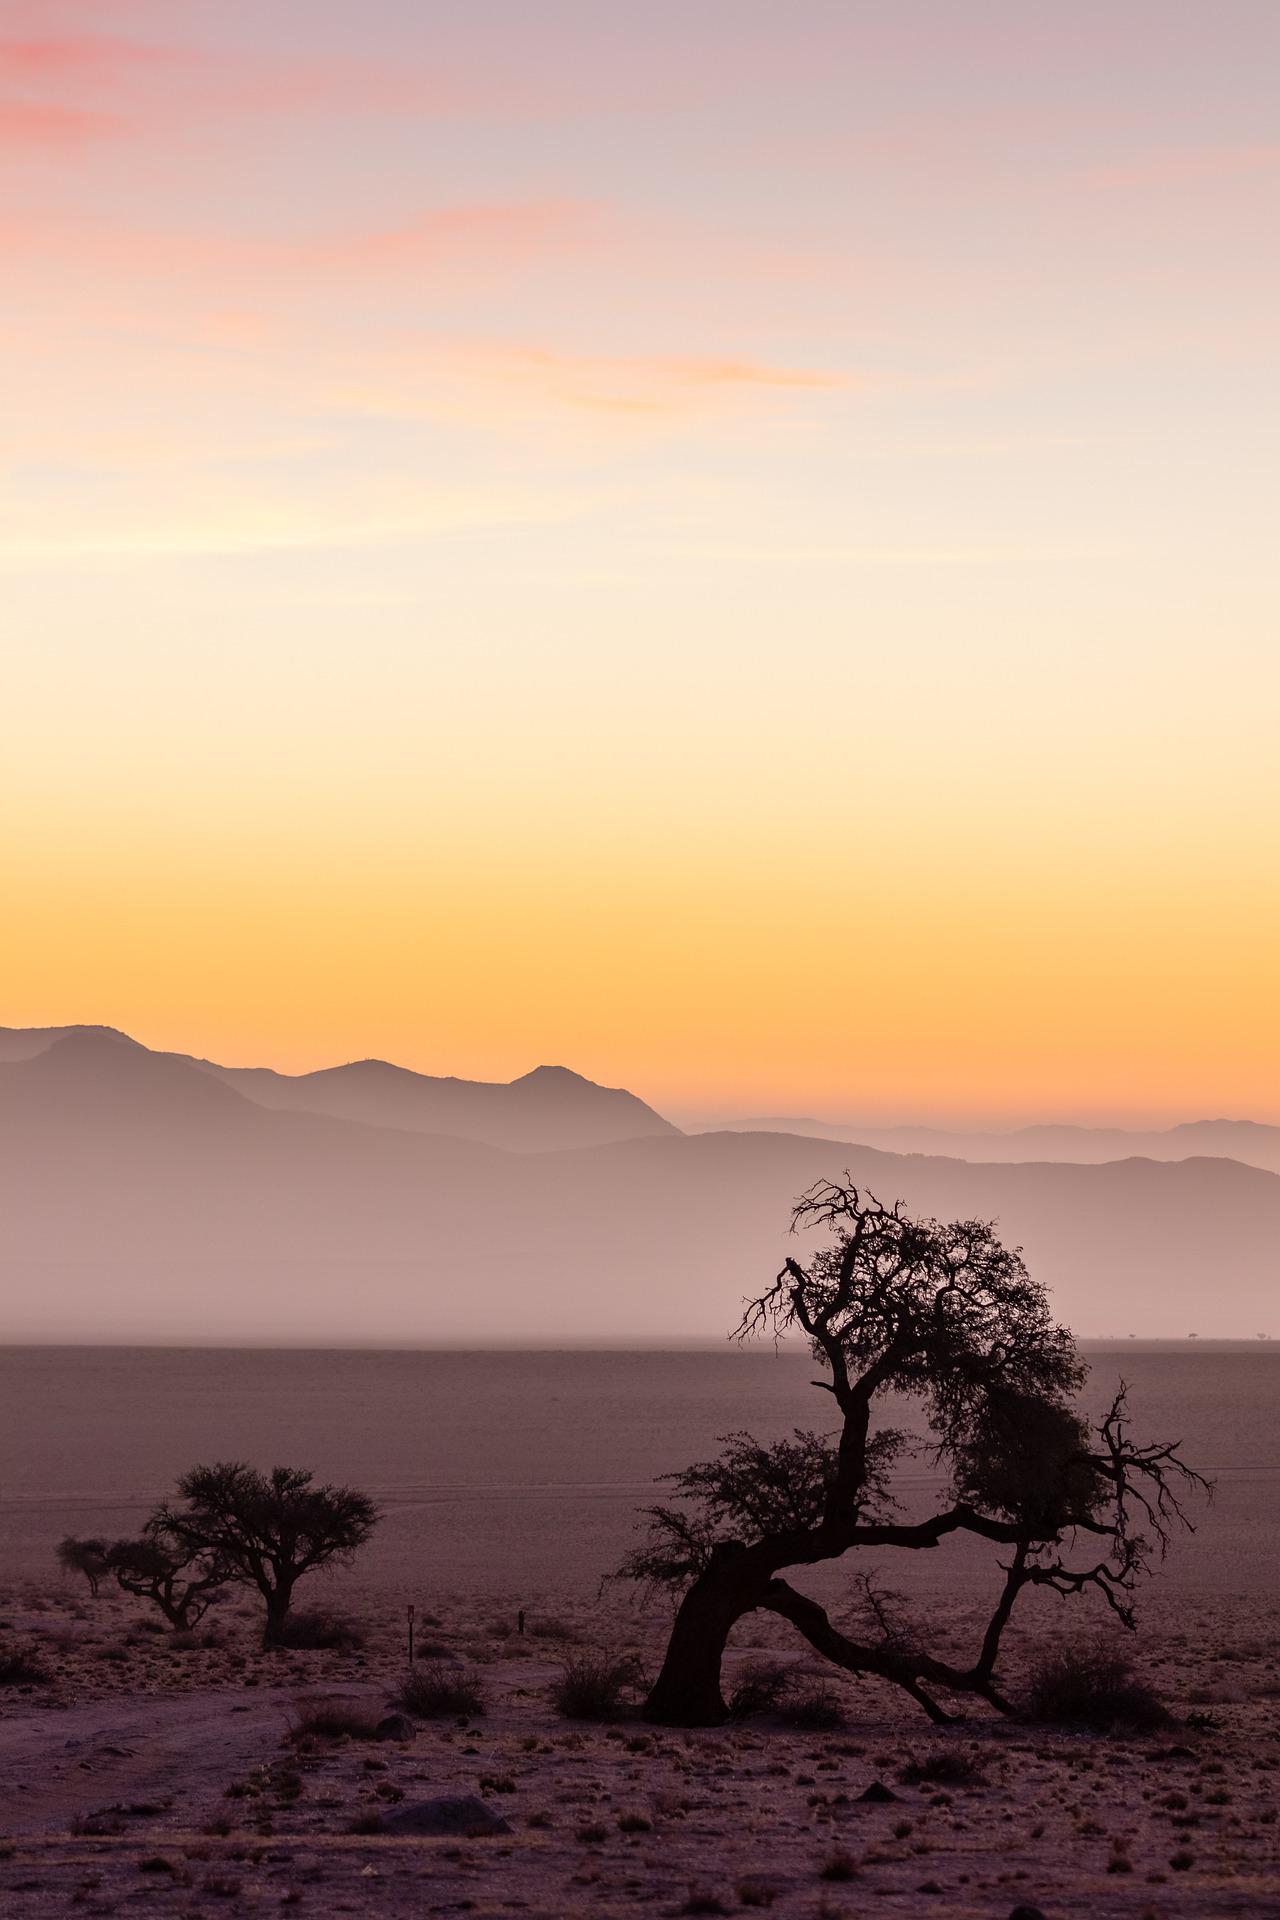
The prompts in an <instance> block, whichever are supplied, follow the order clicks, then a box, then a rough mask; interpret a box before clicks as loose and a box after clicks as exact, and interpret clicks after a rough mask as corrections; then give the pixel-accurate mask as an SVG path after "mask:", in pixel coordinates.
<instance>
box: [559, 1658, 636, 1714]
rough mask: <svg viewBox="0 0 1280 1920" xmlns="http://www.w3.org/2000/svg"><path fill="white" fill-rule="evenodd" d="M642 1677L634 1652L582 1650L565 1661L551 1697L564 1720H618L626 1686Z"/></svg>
mask: <svg viewBox="0 0 1280 1920" xmlns="http://www.w3.org/2000/svg"><path fill="white" fill-rule="evenodd" d="M643 1680H644V1676H643V1673H642V1671H641V1667H640V1662H639V1661H638V1660H637V1658H636V1656H635V1655H634V1654H633V1653H624V1654H612V1653H600V1652H595V1653H581V1654H578V1655H576V1656H575V1657H574V1658H573V1659H572V1660H566V1661H565V1663H564V1666H563V1668H562V1669H561V1673H560V1678H559V1679H558V1680H557V1681H556V1683H555V1685H554V1686H553V1687H552V1689H551V1698H552V1700H553V1701H554V1702H555V1706H556V1711H557V1712H558V1713H561V1714H563V1715H564V1718H565V1719H566V1720H617V1719H618V1718H619V1717H620V1716H621V1714H622V1713H623V1711H624V1708H625V1705H626V1699H625V1696H626V1693H627V1689H628V1688H630V1687H637V1686H641V1685H642V1684H643Z"/></svg>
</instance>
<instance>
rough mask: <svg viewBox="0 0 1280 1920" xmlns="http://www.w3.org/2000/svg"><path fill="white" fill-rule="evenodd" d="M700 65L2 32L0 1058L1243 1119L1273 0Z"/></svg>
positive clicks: (1264, 1088)
mask: <svg viewBox="0 0 1280 1920" xmlns="http://www.w3.org/2000/svg"><path fill="white" fill-rule="evenodd" d="M535 19H536V26H535V25H534V24H533V23H534V22H535ZM729 19H730V14H729V12H728V10H726V9H721V8H719V7H717V6H710V7H708V8H707V9H706V10H705V12H703V11H699V10H695V11H694V13H693V15H692V17H691V15H690V10H689V9H687V8H686V7H682V6H676V5H675V4H674V0H670V3H668V0H661V4H657V5H655V6H653V7H651V8H647V9H645V10H644V12H643V15H637V14H636V13H635V10H634V9H631V8H627V9H622V8H620V7H619V8H612V7H610V6H605V7H600V6H599V5H593V6H592V7H591V8H586V7H584V6H582V5H580V4H573V3H571V0H551V3H550V4H548V5H547V6H546V7H545V8H539V9H538V10H537V13H536V16H535V15H534V14H533V13H531V11H530V10H529V9H527V8H525V7H523V6H517V5H515V4H514V0H478V3H477V4H476V5H475V6H474V8H472V7H469V8H467V9H457V8H454V7H443V6H441V7H436V6H434V5H428V6H425V7H422V6H409V5H408V4H405V3H404V0H372V4H366V5H362V6H361V7H359V8H356V7H354V6H350V7H348V6H346V5H345V4H339V5H336V6H334V7H332V8H328V9H326V10H325V11H324V13H323V15H322V16H319V17H318V16H317V15H316V13H315V11H314V10H313V9H309V8H306V7H303V6H302V5H301V0H282V4H280V5H278V6H274V7H272V8H271V9H270V10H269V14H268V15H267V17H266V18H265V19H264V13H263V10H262V9H261V8H259V7H256V6H250V5H248V4H247V0H234V3H233V4H230V5H222V6H218V7H215V6H213V5H212V4H207V3H206V0H193V3H192V4H191V5H189V6H186V7H184V8H182V9H181V10H180V11H179V10H175V9H172V8H170V7H161V6H160V5H158V4H148V3H147V0H119V4H116V0H111V4H107V5H97V6H94V7H92V8H89V7H86V6H83V5H75V4H72V3H71V0H67V3H66V4H63V0H42V4H41V5H39V6H35V5H30V4H24V0H11V3H10V4H8V5H0V159H3V162H4V173H3V185H2V186H0V245H3V247H4V249H5V254H6V296H5V302H4V309H3V312H2V313H0V351H2V352H3V356H4V363H5V368H6V392H5V397H4V405H3V418H2V421H0V592H2V593H3V596H4V602H3V604H4V620H3V640H2V644H3V648H4V656H5V687H6V696H7V697H6V716H5V721H4V734H3V741H4V745H3V751H2V752H0V822H2V839H0V898H2V899H3V902H4V908H3V911H4V921H5V935H4V943H3V959H2V960H0V989H2V991H0V1021H2V1022H5V1023H8V1024H26V1023H36V1022H62V1021H66V1020H74V1019H86V1020H104V1021H108V1022H110V1023H112V1024H115V1025H119V1026H123V1027H125V1028H127V1029H129V1030H130V1031H131V1032H134V1033H135V1034H137V1035H138V1037H139V1038H141V1039H144V1040H146V1041H148V1042H149V1043H151V1044H157V1045H170V1046H176V1047H181V1048H183V1049H189V1050H194V1051H199V1052H207V1053H209V1054H212V1055H215V1056H217V1057H219V1058H222V1059H225V1060H231V1061H238V1062H249V1061H258V1062H263V1063H270V1064H275V1065H278V1066H281V1067H286V1068H295V1069H297V1068H304V1067H310V1066H315V1065H319V1064H324V1063H327V1062H330V1061H333V1060H336V1059H342V1058H346V1057H352V1056H360V1055H366V1054H384V1055H389V1056H391V1057H393V1058H395V1059H397V1060H400V1061H402V1062H404V1063H405V1064H408V1065H413V1066H417V1067H420V1068H423V1069H425V1070H428V1071H435V1072H453V1073H459V1074H465V1075H474V1076H479V1077H493V1078H504V1079H505V1078H508V1077H510V1076H511V1075H513V1074H516V1073H519V1072H522V1071H525V1070H526V1069H527V1068H528V1067H530V1066H532V1065H533V1064H535V1063H536V1062H538V1061H540V1060H558V1061H563V1062H565V1063H566V1064H570V1065H573V1066H575V1067H577V1068H579V1069H580V1070H581V1071H583V1072H585V1073H588V1074H590V1075H591V1076H592V1077H594V1078H598V1079H602V1080H605V1081H608V1082H625V1083H626V1084H628V1085H630V1086H632V1087H634V1088H635V1089H636V1091H638V1092H640V1093H641V1094H643V1095H644V1096H645V1097H647V1098H649V1099H651V1100H653V1101H655V1102H656V1103H657V1104H658V1105H660V1106H664V1107H666V1108H667V1109H668V1110H673V1111H676V1112H679V1113H684V1114H692V1113H695V1112H704V1113H705V1112H729V1111H757V1112H758V1111H790V1112H800V1111H807V1112H815V1111H817V1112H833V1111H835V1112H840V1113H842V1114H857V1115H862V1116H864V1117H867V1118H872V1117H880V1118H887V1119H893V1118H943V1117H947V1116H964V1117H966V1118H971V1117H992V1118H1002V1119H1017V1118H1043V1117H1050V1116H1054V1115H1062V1116H1084V1117H1089V1116H1098V1117H1102V1116H1111V1115H1118V1116H1119V1115H1123V1116H1132V1117H1139V1116H1142V1117H1148V1116H1150V1117H1157V1116H1168V1117H1176V1118H1182V1117H1189V1116H1192V1115H1197V1114H1201V1113H1221V1112H1226V1113H1233V1114H1242V1115H1254V1116H1257V1117H1271V1118H1280V1091H1278V1090H1277V1089H1280V1018H1278V1016H1277V1012H1276V994H1275V987H1274V982H1275V980H1276V978H1277V976H1278V975H1280V906H1278V904H1277V902H1278V901H1280V890H1278V887H1277V882H1278V881H1280V772H1278V771H1277V766H1278V757H1277V755H1276V752H1275V733H1276V725H1275V714H1276V712H1277V710H1278V708H1280V650H1278V649H1277V646H1276V631H1277V622H1276V612H1277V592H1276V570H1275V561H1274V553H1275V531H1276V529H1275V523H1274V499H1275V457H1276V456H1275V449H1276V434H1275V428H1276V420H1277V409H1276V397H1277V382H1276V373H1277V348H1276V342H1277V340H1278V339H1280V327H1278V326H1277V320H1278V319H1280V315H1278V314H1277V300H1276V293H1277V282H1278V280H1280V273H1278V270H1277V266H1276V255H1275V249H1274V246H1273V245H1272V244H1271V243H1270V236H1271V235H1272V234H1273V233H1274V231H1275V230H1276V212H1277V208H1276V198H1277V195H1276V188H1277V180H1278V178H1280V135H1278V133H1277V128H1276V124H1275V104H1274V97H1273V95H1274V88H1273V85H1272V84H1271V76H1273V75H1274V71H1275V57H1276V54H1277V53H1280V46H1277V40H1278V39H1280V16H1277V14H1276V12H1275V10H1274V9H1273V8H1272V7H1271V6H1270V5H1261V4H1258V5H1254V4H1249V3H1247V0H1227V4H1226V5H1225V7H1224V8H1221V9H1215V10H1214V12H1213V17H1212V19H1211V18H1210V17H1209V15H1208V14H1207V13H1206V12H1205V10H1204V9H1203V8H1201V7H1199V6H1194V5H1190V4H1187V5H1179V4H1173V5H1170V4H1161V5H1158V6H1157V5H1155V4H1154V0H1152V3H1151V4H1147V0H1135V4H1134V5H1133V6H1132V7H1131V8H1127V9H1125V10H1124V12H1123V16H1121V17H1118V16H1117V13H1116V10H1115V9H1113V8H1110V7H1107V6H1103V5H1102V4H1100V3H1099V4H1086V5H1084V6H1081V7H1076V8H1073V9H1071V10H1070V15H1069V18H1068V16H1067V15H1066V14H1064V13H1063V11H1062V10H1061V9H1059V8H1057V7H1044V8H1039V7H1031V8H1028V7H1026V6H1024V5H1017V6H1015V5H1013V4H1011V0H1010V4H1000V3H998V0H979V3H978V4H975V5H974V6H973V7H972V8H966V9H964V10H957V9H954V8H952V7H950V6H949V5H943V4H942V0H928V3H926V4H922V5H921V6H919V7H918V8H915V9H913V10H912V11H911V26H910V30H908V28H907V26H906V24H904V22H905V16H904V13H903V11H902V10H901V9H899V8H897V7H891V6H889V5H887V4H885V5H879V4H872V5H869V6H867V7H864V8H855V9H850V8H848V7H847V6H845V5H836V4H825V0H810V4H801V5H799V6H798V7H796V8H793V9H792V10H790V12H789V13H788V15H787V20H786V22H785V24H783V23H780V16H779V15H778V12H777V9H776V8H775V7H772V6H768V5H765V4H764V0H738V4H736V5H735V6H734V7H733V9H732V14H731V19H732V26H733V32H732V34H729V33H728V32H727V30H726V23H727V22H728V21H729ZM717 23H718V24H717Z"/></svg>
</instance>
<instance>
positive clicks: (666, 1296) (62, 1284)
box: [0, 1033, 1280, 1345]
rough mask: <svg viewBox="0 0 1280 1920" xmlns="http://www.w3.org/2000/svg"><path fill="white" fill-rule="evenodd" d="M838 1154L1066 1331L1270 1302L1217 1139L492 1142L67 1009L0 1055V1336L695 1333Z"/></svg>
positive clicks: (769, 1257) (1238, 1180)
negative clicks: (987, 1260)
mask: <svg viewBox="0 0 1280 1920" xmlns="http://www.w3.org/2000/svg"><path fill="white" fill-rule="evenodd" d="M846 1171H848V1173H849V1174H850V1176H851V1177H852V1178H853V1179H854V1180H855V1181H857V1182H859V1183H860V1184H862V1185H864V1186H866V1187H868V1188H870V1189H871V1190H872V1191H874V1192H876V1193H877V1194H878V1195H879V1197H880V1198H882V1199H884V1200H886V1201H888V1200H894V1199H901V1200H902V1201H903V1203H904V1204H905V1205H906V1206H907V1207H908V1208H909V1209H910V1210H912V1211H916V1212H927V1213H931V1214H936V1215H938V1216H939V1217H941V1218H944V1219H952V1218H962V1219H972V1218H981V1219H994V1220H996V1221H997V1222H998V1223H999V1229H1000V1231H1001V1233H1002V1235H1003V1236H1004V1237H1005V1239H1006V1240H1007V1241H1008V1242H1009V1243H1010V1244H1013V1245H1017V1244H1021V1245H1023V1246H1024V1247H1025V1248H1026V1252H1027V1258H1028V1261H1029V1263H1030V1265H1031V1267H1032V1270H1033V1271H1034V1272H1035V1273H1036V1274H1037V1275H1039V1276H1040V1277H1041V1278H1042V1279H1044V1281H1045V1282H1046V1284H1047V1285H1048V1286H1049V1288H1050V1291H1051V1296H1052V1299H1053V1303H1054V1308H1055V1311H1056V1312H1058V1313H1059V1314H1060V1315H1061V1316H1062V1317H1063V1318H1065V1319H1066V1320H1067V1321H1068V1322H1069V1323H1071V1324H1073V1325H1074V1326H1075V1327H1077V1329H1078V1330H1079V1331H1081V1332H1082V1333H1086V1334H1091V1335H1092V1334H1107V1333H1115V1332H1120V1333H1126V1332H1132V1331H1135V1330H1141V1331H1142V1332H1144V1333H1147V1334H1159V1335H1162V1336H1166V1337H1167V1336H1170V1335H1185V1334H1186V1333H1187V1332H1189V1331H1195V1332H1197V1333H1200V1334H1213V1333H1222V1334H1230V1335H1239V1334H1242V1333H1244V1334H1249V1335H1252V1334H1254V1333H1255V1332H1256V1330H1257V1328H1258V1327H1259V1326H1260V1325H1262V1326H1265V1325H1266V1324H1267V1318H1268V1316H1269V1314H1270V1311H1271V1308H1270V1303H1271V1301H1272V1299H1273V1298H1274V1294H1275V1278H1276V1266H1277V1260H1276V1252H1275V1249H1276V1248H1277V1247H1278V1246H1280V1176H1278V1175H1276V1174H1274V1173H1272V1172H1270V1171H1268V1170H1265V1169H1259V1168H1256V1167H1252V1166H1248V1165H1245V1164H1243V1163H1241V1162H1238V1161H1235V1160H1230V1159H1225V1158H1222V1157H1218V1156H1194V1157H1191V1158H1188V1159H1185V1160H1181V1161H1172V1160H1152V1159H1147V1158H1143V1157H1133V1158H1129V1159H1125V1160H1120V1161H1112V1162H1106V1163H1102V1164H1100V1165H1089V1164H1084V1165H1078V1164H1073V1163H1070V1162H1054V1161H1040V1162H1023V1163H995V1162H992V1163H970V1162H966V1161H964V1160H960V1159H955V1158H947V1157H940V1156H935V1157H928V1156H923V1155H901V1154H897V1155H895V1154H892V1153H889V1152H886V1151H884V1150H883V1149H879V1148H874V1147H868V1146H866V1145H865V1144H861V1143H858V1142H851V1141H829V1140H820V1139H815V1138H813V1137H808V1136H804V1135H799V1134H770V1133H765V1132H737V1131H722V1132H717V1133H702V1134H690V1135H685V1134H681V1133H679V1132H677V1131H675V1130H674V1129H669V1130H666V1131H662V1132H650V1133H648V1134H643V1135H639V1136H632V1137H629V1138H617V1139H606V1140H597V1141H595V1142H593V1143H590V1144H588V1145H576V1146H573V1147H564V1148H544V1149H543V1150H542V1151H526V1152H512V1151H509V1150H507V1149H504V1148H501V1147H497V1146H495V1145H493V1144H490V1143H486V1142H478V1141H475V1140H473V1139H468V1138H465V1137H458V1136H457V1135H449V1134H438V1133H427V1132H424V1131H421V1130H414V1129H406V1128H395V1127H380V1126H376V1125H370V1124H367V1123H365V1122H363V1121H359V1120H354V1119H348V1118H342V1117H338V1116H334V1115H329V1114H320V1113H316V1112H314V1111H310V1110H294V1109H290V1108H288V1107H274V1108H273V1107H270V1106H264V1105H261V1104H259V1103H257V1102H255V1101H254V1100H253V1099H251V1098H250V1097H248V1095H246V1094H244V1093H241V1092H239V1091H238V1090H237V1089H235V1088H233V1087H230V1086H228V1085H226V1084H225V1082H223V1081H222V1080H221V1079H220V1077H219V1076H217V1075H214V1074H211V1073H209V1072H208V1071H207V1070H206V1069H204V1068H202V1067H201V1066H200V1065H199V1064H198V1063H196V1062H194V1061H192V1060H190V1059H189V1058H187V1057H185V1056H182V1055H166V1054H153V1053H151V1052H149V1050H147V1049H145V1048H137V1047H136V1046H133V1047H123V1046H121V1045H120V1043H119V1041H118V1040H113V1039H111V1038H109V1037H105V1036H103V1035H102V1034H101V1033H99V1034H97V1035H91V1036H88V1037H86V1036H85V1035H84V1034H81V1035H79V1036H77V1037H75V1038H74V1039H73V1040H72V1042H71V1044H70V1045H68V1044H67V1043H66V1040H65V1038H64V1041H63V1043H62V1045H61V1047H53V1046H51V1047H48V1048H46V1049H45V1050H44V1052H43V1053H41V1054H37V1055H36V1056H34V1057H32V1058H31V1059H29V1060H27V1061H25V1062H17V1063H9V1064H6V1065H3V1066H0V1261H2V1262H3V1270H4V1271H5V1273H6V1276H7V1280H8V1283H9V1284H8V1285H7V1286H6V1288H5V1290H4V1298H3V1302H2V1303H0V1338H3V1339H9V1340H14V1339H20V1340H33V1339H46V1338H56V1339H66V1338H77V1339H82V1340H92V1339H98V1338H108V1339H111V1340H121V1339H128V1338H131V1337H132V1338H135V1339H141V1340H145V1341H154V1340H158V1339H166V1340H169V1341H172V1342H176V1343H178V1344H182V1343H183V1341H184V1340H190V1339H195V1340H200V1341H204V1340H210V1339H213V1340H218V1341H220V1342H222V1343H224V1344H233V1345H234V1344H235V1343H236V1342H237V1341H238V1340H241V1339H248V1340H252V1341H262V1340H271V1341H275V1342H278V1343H281V1344H286V1345H287V1344H294V1343H301V1344H315V1343H320V1344H339V1345H341V1344H344V1343H347V1342H354V1343H355V1344H378V1343H381V1342H384V1341H386V1342H391V1343H399V1342H404V1341H410V1342H415V1343H423V1342H425V1343H431V1342H432V1341H437V1340H445V1341H450V1342H457V1341H465V1342H467V1343H472V1344H480V1345H486V1344H490V1343H497V1344H510V1343H511V1342H513V1341H516V1342H519V1341H532V1342H533V1343H534V1344H546V1343H547V1341H548V1339H554V1338H557V1337H563V1338H567V1339H571V1340H573V1341H574V1342H577V1343H580V1342H582V1341H583V1340H590V1339H602V1340H605V1341H606V1342H607V1341H611V1340H616V1339H632V1338H634V1339H641V1340H652V1339H655V1338H676V1339H681V1338H685V1337H693V1338H702V1337H714V1336H715V1335H716V1334H718V1333H721V1332H723V1331H724V1330H725V1328H727V1327H728V1326H730V1325H732V1323H733V1321H734V1320H735V1319H736V1317H737V1313H738V1311H739V1307H740V1302H741V1299H742V1297H743V1295H744V1294H745V1293H747V1292H748V1291H749V1290H751V1289H752V1288H753V1287H755V1286H756V1285H757V1284H759V1285H767V1284H768V1281H769V1279H770V1278H771V1277H772V1274H773V1273H776V1271H777V1270H778V1267H779V1266H780V1265H781V1263H782V1260H783V1259H784V1258H785V1256H786V1254H787V1253H788V1251H794V1248H795V1245H796V1243H795V1242H794V1241H791V1240H789V1238H788V1234H787V1224H788V1220H789V1217H790V1208H791V1205H792V1203H793V1201H794V1199H795V1197H796V1196H797V1195H798V1194H799V1193H800V1192H801V1191H803V1190H804V1189H805V1188H806V1187H808V1186H810V1185H811V1184H812V1183H813V1181H815V1180H817V1179H820V1178H834V1177H839V1176H841V1175H842V1174H844V1173H845V1172H846Z"/></svg>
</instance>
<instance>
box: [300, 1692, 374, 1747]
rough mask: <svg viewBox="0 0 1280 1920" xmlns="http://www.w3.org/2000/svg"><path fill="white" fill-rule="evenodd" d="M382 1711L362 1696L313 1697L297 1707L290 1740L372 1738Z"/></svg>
mask: <svg viewBox="0 0 1280 1920" xmlns="http://www.w3.org/2000/svg"><path fill="white" fill-rule="evenodd" d="M381 1718H382V1715H381V1714H380V1713H377V1712H375V1711H374V1710H373V1709H372V1708H371V1707H367V1706H366V1705H365V1704H364V1702H363V1701H362V1700H313V1701H308V1702H307V1703H306V1704H305V1705H301V1706H298V1707H297V1708H295V1710H294V1716H293V1721H292V1724H291V1725H290V1728H289V1738H290V1739H291V1740H304V1739H306V1738H308V1737H309V1736H310V1737H312V1738H315V1739H318V1740H341V1739H344V1738H345V1739H349V1740H372V1739H373V1737H374V1733H375V1730H376V1728H377V1725H378V1722H379V1720H380V1719H381Z"/></svg>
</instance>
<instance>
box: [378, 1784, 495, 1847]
mask: <svg viewBox="0 0 1280 1920" xmlns="http://www.w3.org/2000/svg"><path fill="white" fill-rule="evenodd" d="M380 1831H381V1832H382V1833H427V1834H432V1833H436V1834H449V1835H452V1836H453V1837H454V1838H456V1839H461V1840H480V1839H483V1838H485V1837H486V1836H487V1835H489V1834H493V1833H510V1832H511V1824H510V1822H509V1821H507V1820H504V1819H503V1818H502V1816H501V1814H498V1813H490V1811H489V1809H488V1807H486V1805H485V1804H484V1801H483V1800H477V1799H476V1797H475V1795H474V1794H466V1795H464V1796H463V1797H462V1798H461V1799H457V1800H413V1801H411V1802H410V1803H409V1805H408V1806H406V1807H393V1808H392V1810H391V1811H390V1812H389V1813H384V1814H383V1816H382V1822H381V1827H380Z"/></svg>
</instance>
